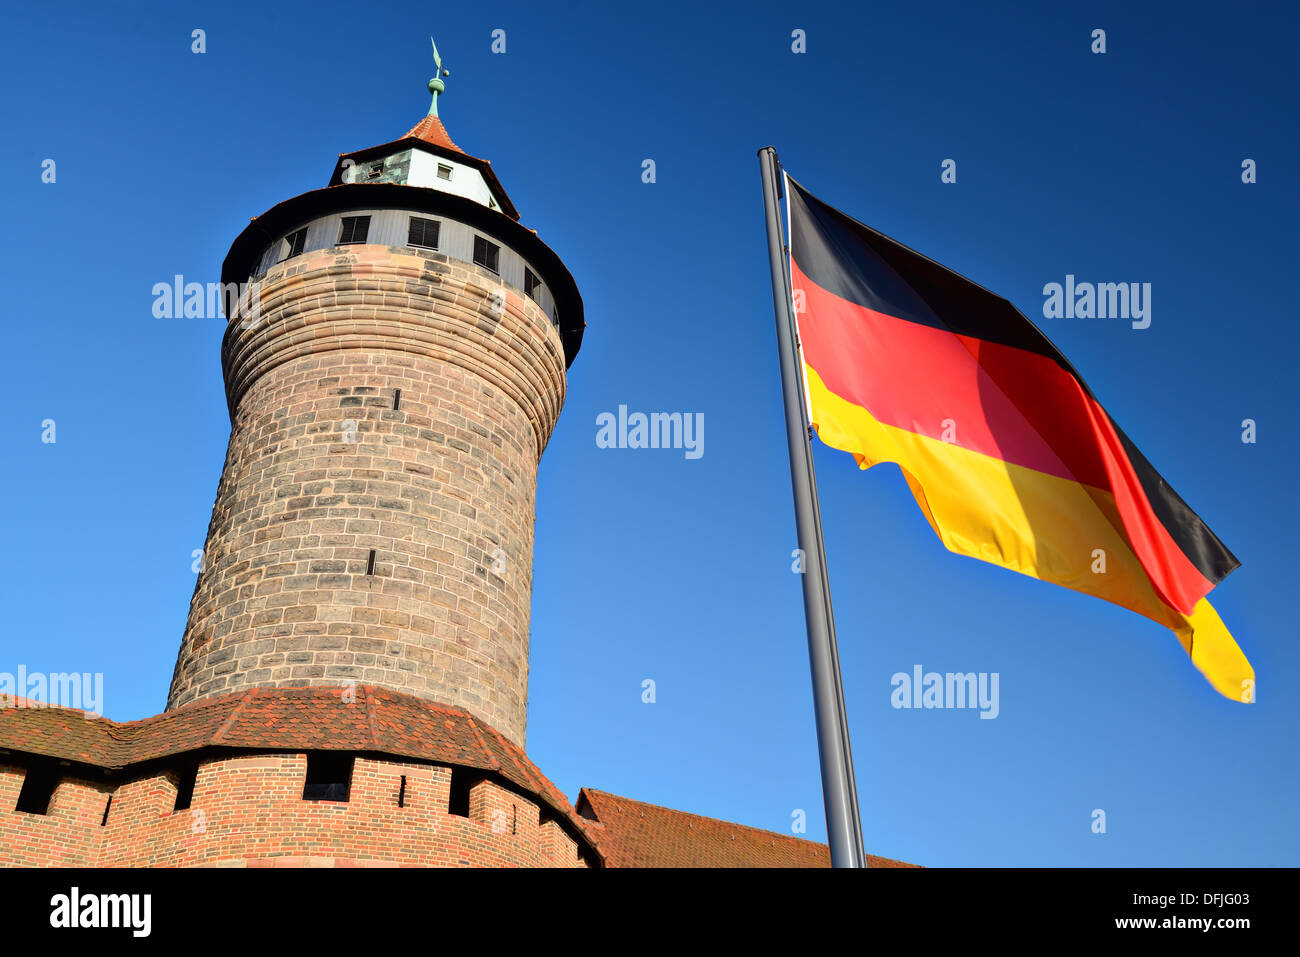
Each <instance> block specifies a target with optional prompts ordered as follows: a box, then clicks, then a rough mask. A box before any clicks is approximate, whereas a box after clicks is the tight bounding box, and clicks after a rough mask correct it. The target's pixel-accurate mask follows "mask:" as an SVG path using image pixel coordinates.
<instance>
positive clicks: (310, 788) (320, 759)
mask: <svg viewBox="0 0 1300 957" xmlns="http://www.w3.org/2000/svg"><path fill="white" fill-rule="evenodd" d="M351 789H352V755H350V754H338V753H336V752H333V751H314V752H311V753H310V754H308V755H307V780H306V782H305V783H304V784H303V788H302V799H303V800H304V801H346V800H347V799H348V793H349V792H350V791H351Z"/></svg>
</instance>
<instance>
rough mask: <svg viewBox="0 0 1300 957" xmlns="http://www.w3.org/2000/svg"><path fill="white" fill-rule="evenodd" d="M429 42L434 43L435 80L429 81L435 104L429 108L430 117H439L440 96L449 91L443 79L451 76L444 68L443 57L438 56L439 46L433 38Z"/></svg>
mask: <svg viewBox="0 0 1300 957" xmlns="http://www.w3.org/2000/svg"><path fill="white" fill-rule="evenodd" d="M429 42H430V43H433V66H434V71H433V79H432V80H430V81H429V92H430V93H432V94H433V103H432V104H430V106H429V115H430V116H437V115H438V94H439V93H441V92H442V91H443V90H445V89H447V84H445V83H443V82H442V79H441V77H444V76H451V71H450V70H444V69H443V68H442V57H440V56H439V55H438V44H436V43H434V42H433V37H429Z"/></svg>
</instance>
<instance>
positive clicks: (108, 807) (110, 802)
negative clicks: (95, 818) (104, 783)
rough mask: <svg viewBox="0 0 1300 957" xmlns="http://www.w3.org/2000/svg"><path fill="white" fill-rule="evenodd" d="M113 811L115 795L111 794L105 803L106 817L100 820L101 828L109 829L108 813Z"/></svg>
mask: <svg viewBox="0 0 1300 957" xmlns="http://www.w3.org/2000/svg"><path fill="white" fill-rule="evenodd" d="M112 809H113V795H111V794H110V795H109V796H108V800H107V801H105V802H104V816H103V817H101V818H100V819H99V826H100V827H108V812H109V811H111V810H112Z"/></svg>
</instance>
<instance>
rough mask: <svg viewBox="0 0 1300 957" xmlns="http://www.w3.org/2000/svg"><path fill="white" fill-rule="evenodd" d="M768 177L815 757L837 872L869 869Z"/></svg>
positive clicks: (768, 174)
mask: <svg viewBox="0 0 1300 957" xmlns="http://www.w3.org/2000/svg"><path fill="white" fill-rule="evenodd" d="M758 157H759V165H760V167H761V169H762V174H763V207H764V209H765V211H766V213H767V251H768V258H769V259H770V261H771V268H772V301H773V304H774V305H775V307H776V336H777V343H778V347H779V352H780V357H781V391H782V393H783V394H784V396H785V432H786V441H787V444H788V445H789V448H790V484H791V486H792V488H793V491H794V517H795V530H796V533H797V535H798V539H799V548H800V551H801V552H802V554H803V562H804V565H803V575H802V576H801V577H802V579H803V608H804V622H805V624H806V626H807V630H808V662H809V665H810V667H811V670H812V685H813V711H814V713H815V715H816V718H817V751H818V756H819V758H820V761H821V772H822V798H823V800H824V801H825V803H826V830H827V832H828V835H829V838H830V847H831V866H832V867H866V864H867V860H866V853H865V852H864V850H863V846H862V821H861V818H860V817H859V814H858V788H857V783H856V782H855V781H854V777H853V752H852V749H851V748H850V747H849V723H848V717H847V715H846V713H845V708H844V685H843V683H842V681H841V679H840V659H839V648H838V646H837V645H836V642H835V616H834V613H833V612H832V610H831V589H830V582H829V579H828V578H827V577H826V546H825V543H824V541H823V539H822V522H821V510H820V508H819V507H818V504H817V479H816V475H815V474H814V473H813V460H812V442H811V433H812V424H811V423H810V422H809V420H808V407H807V404H806V402H805V400H804V395H803V375H802V371H801V370H800V369H799V366H798V362H799V358H798V357H799V346H798V342H797V336H796V332H795V323H794V311H793V308H792V298H791V292H790V279H789V276H788V275H787V272H786V255H787V252H788V250H787V249H786V247H785V243H784V242H783V237H784V231H783V230H782V227H781V214H780V212H779V211H778V210H779V206H778V202H779V200H780V198H781V195H782V193H781V187H780V185H779V182H780V181H779V180H778V162H777V158H776V150H775V149H773V148H772V147H770V146H766V147H764V148H763V149H761V150H759V151H758Z"/></svg>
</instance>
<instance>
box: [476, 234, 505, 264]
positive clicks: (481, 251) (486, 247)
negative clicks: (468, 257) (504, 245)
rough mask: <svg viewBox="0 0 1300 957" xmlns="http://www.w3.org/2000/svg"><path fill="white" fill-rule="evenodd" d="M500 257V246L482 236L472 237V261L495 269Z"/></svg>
mask: <svg viewBox="0 0 1300 957" xmlns="http://www.w3.org/2000/svg"><path fill="white" fill-rule="evenodd" d="M500 258H501V247H500V246H498V245H497V244H496V243H490V242H488V241H487V240H486V239H484V238H483V237H482V236H475V237H474V262H475V264H477V265H479V266H483V267H484V268H485V269H491V270H492V271H493V272H496V271H497V261H498V260H499V259H500Z"/></svg>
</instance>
